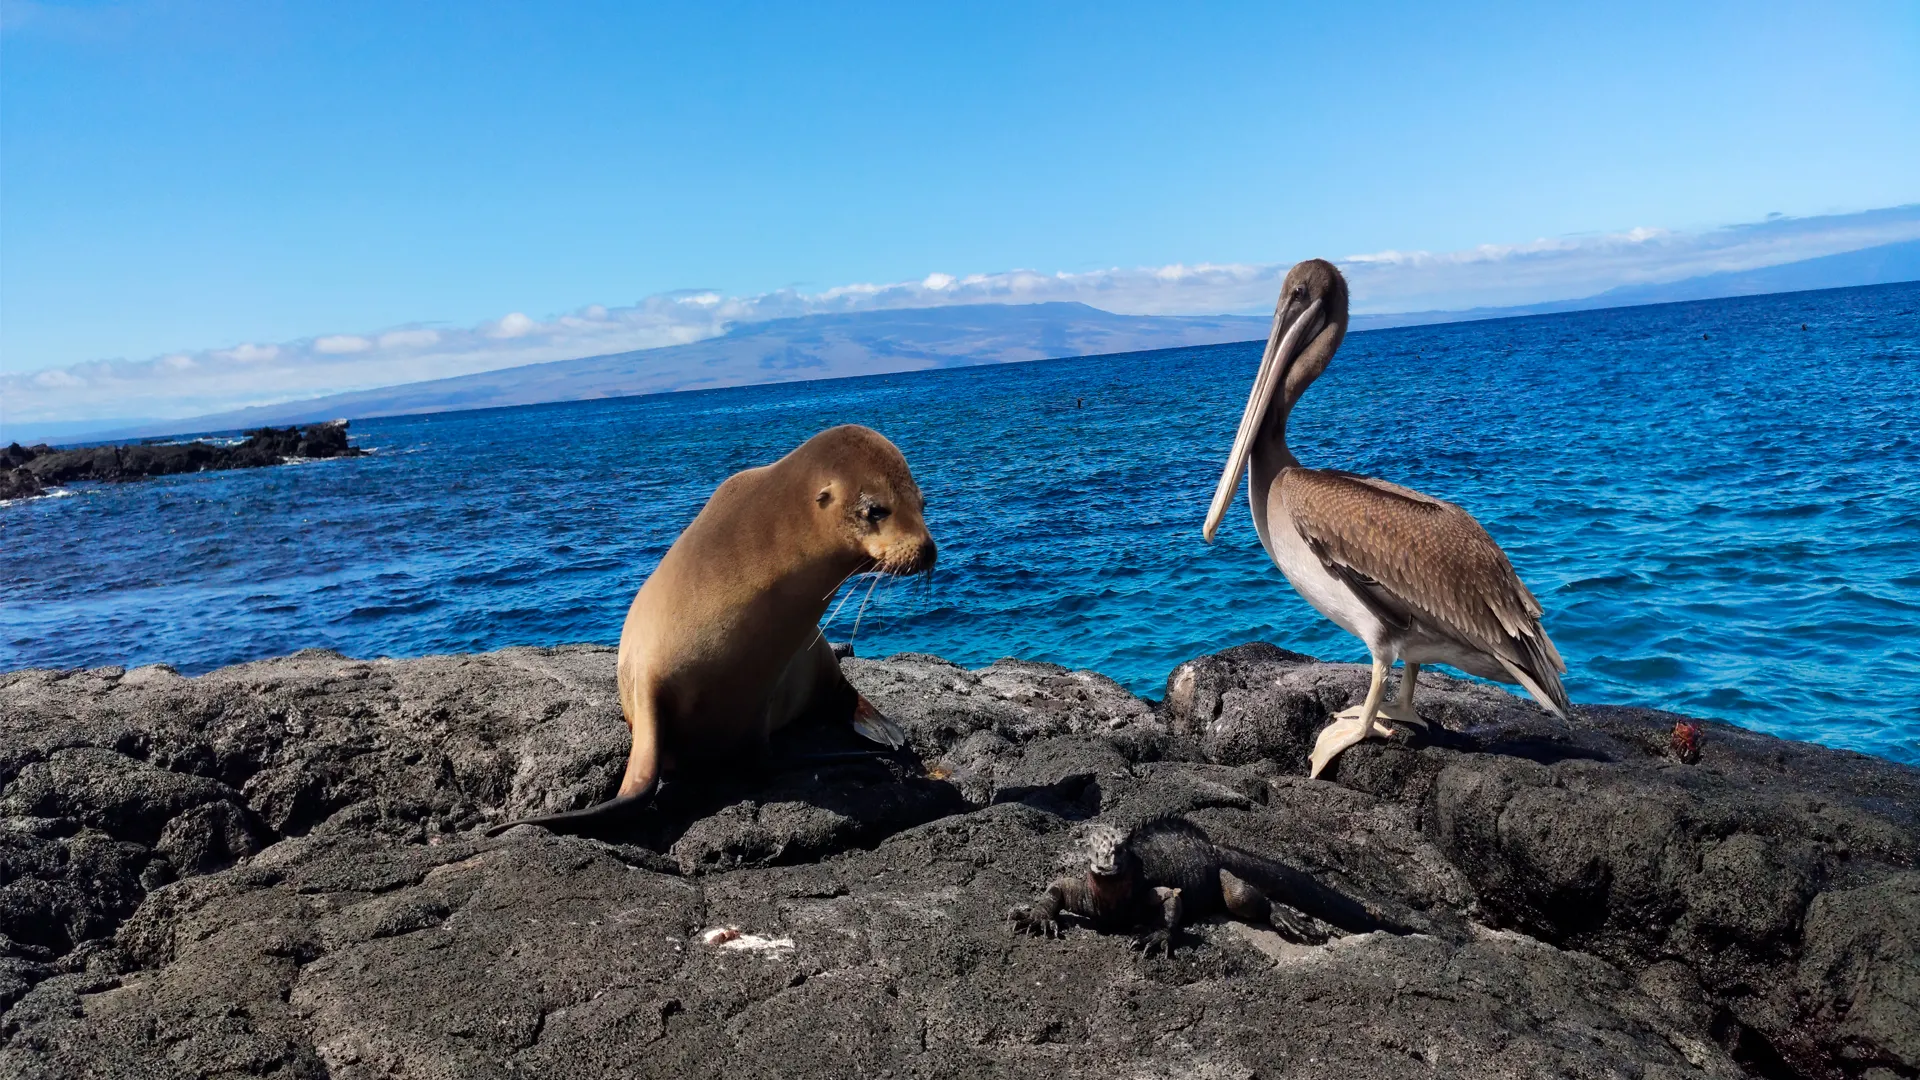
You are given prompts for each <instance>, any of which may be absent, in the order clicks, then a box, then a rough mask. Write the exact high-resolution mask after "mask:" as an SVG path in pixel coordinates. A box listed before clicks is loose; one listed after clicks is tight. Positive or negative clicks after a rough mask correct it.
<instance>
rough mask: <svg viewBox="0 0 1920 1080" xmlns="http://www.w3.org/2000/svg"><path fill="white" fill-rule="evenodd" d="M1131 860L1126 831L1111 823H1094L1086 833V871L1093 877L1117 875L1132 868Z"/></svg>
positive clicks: (1131, 855)
mask: <svg viewBox="0 0 1920 1080" xmlns="http://www.w3.org/2000/svg"><path fill="white" fill-rule="evenodd" d="M1132 860H1133V853H1132V852H1130V851H1128V850H1127V834H1126V833H1124V832H1122V831H1121V830H1119V829H1116V828H1114V827H1113V826H1111V825H1096V826H1094V828H1093V830H1092V831H1090V832H1088V833H1087V872H1088V873H1090V874H1092V875H1093V876H1094V877H1102V878H1110V877H1118V876H1119V875H1121V874H1124V873H1126V872H1128V871H1129V870H1130V869H1132Z"/></svg>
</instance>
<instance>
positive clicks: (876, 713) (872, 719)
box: [853, 693, 907, 750]
mask: <svg viewBox="0 0 1920 1080" xmlns="http://www.w3.org/2000/svg"><path fill="white" fill-rule="evenodd" d="M854 699H855V701H854V706H853V730H855V731H857V732H859V733H860V734H861V735H863V736H865V737H866V738H868V739H871V740H872V741H874V742H877V743H879V744H880V745H881V746H884V747H886V748H887V749H889V750H898V749H900V748H901V747H903V746H905V745H907V733H906V732H905V731H903V730H901V727H900V725H899V724H896V723H894V722H893V721H891V720H889V719H887V718H886V716H885V714H883V713H881V711H880V710H879V709H876V708H874V707H873V702H871V701H868V700H867V699H866V697H865V695H862V694H858V693H856V694H855V695H854Z"/></svg>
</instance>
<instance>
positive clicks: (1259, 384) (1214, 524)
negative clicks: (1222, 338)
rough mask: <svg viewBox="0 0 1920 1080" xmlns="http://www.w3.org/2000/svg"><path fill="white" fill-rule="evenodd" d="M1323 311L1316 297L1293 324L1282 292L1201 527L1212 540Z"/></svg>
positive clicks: (1207, 538) (1207, 537) (1209, 541)
mask: <svg viewBox="0 0 1920 1080" xmlns="http://www.w3.org/2000/svg"><path fill="white" fill-rule="evenodd" d="M1319 312H1320V301H1318V300H1315V301H1314V302H1313V303H1311V304H1309V305H1307V310H1305V311H1303V312H1301V313H1300V315H1299V317H1297V318H1295V319H1294V320H1293V324H1292V325H1290V326H1289V325H1287V324H1286V300H1285V296H1284V294H1282V299H1281V302H1280V308H1279V310H1277V311H1275V312H1274V313H1273V330H1272V332H1271V333H1269V334H1268V335H1267V351H1266V353H1265V354H1264V355H1262V356H1261V357H1260V370H1259V372H1258V373H1257V374H1255V375H1254V377H1253V393H1251V394H1249V395H1247V411H1246V412H1245V413H1244V414H1242V415H1241V417H1240V432H1239V434H1237V435H1235V436H1234V437H1233V452H1232V453H1230V454H1228V455H1227V467H1226V470H1225V471H1223V472H1222V473H1221V474H1220V485H1219V486H1218V487H1216V488H1214V489H1213V506H1212V507H1210V508H1209V509H1208V510H1207V524H1206V526H1205V527H1204V528H1203V529H1202V530H1201V535H1202V536H1204V537H1206V540H1207V543H1209V544H1211V543H1213V534H1214V533H1215V532H1217V531H1218V530H1219V528H1220V521H1221V519H1222V518H1225V517H1226V516H1227V507H1229V506H1232V505H1233V493H1234V492H1236V491H1238V490H1240V474H1241V473H1243V472H1245V471H1246V469H1247V455H1248V454H1250V453H1252V452H1253V437H1254V436H1255V435H1257V434H1259V432H1260V425H1261V423H1262V422H1264V421H1265V420H1266V418H1267V410H1268V409H1270V408H1272V407H1273V395H1274V391H1276V390H1278V389H1279V388H1280V385H1281V384H1282V383H1283V382H1285V381H1286V375H1287V368H1288V367H1290V366H1292V364H1293V358H1294V356H1295V354H1297V353H1298V352H1299V351H1300V347H1301V346H1302V345H1303V344H1305V343H1306V340H1307V334H1306V333H1305V331H1306V328H1307V327H1309V326H1311V325H1312V324H1313V323H1314V321H1315V319H1314V317H1315V316H1316V315H1318V314H1319Z"/></svg>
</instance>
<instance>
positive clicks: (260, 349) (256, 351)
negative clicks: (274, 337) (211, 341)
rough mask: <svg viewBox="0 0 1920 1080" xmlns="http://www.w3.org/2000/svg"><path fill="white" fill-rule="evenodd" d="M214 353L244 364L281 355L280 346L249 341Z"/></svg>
mask: <svg viewBox="0 0 1920 1080" xmlns="http://www.w3.org/2000/svg"><path fill="white" fill-rule="evenodd" d="M213 355H215V356H217V357H220V358H222V359H226V360H237V361H239V362H240V363H242V364H252V363H257V362H259V361H262V360H272V359H273V358H275V357H277V356H279V355H280V346H278V345H255V344H253V343H252V342H248V343H247V344H245V345H241V346H238V347H236V348H232V349H227V350H226V351H224V352H216V353H214V354H213Z"/></svg>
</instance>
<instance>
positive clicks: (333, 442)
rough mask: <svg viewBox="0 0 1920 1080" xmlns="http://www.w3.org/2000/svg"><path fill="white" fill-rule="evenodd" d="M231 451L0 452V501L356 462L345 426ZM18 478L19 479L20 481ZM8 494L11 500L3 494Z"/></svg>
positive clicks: (254, 438)
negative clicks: (66, 489) (76, 486)
mask: <svg viewBox="0 0 1920 1080" xmlns="http://www.w3.org/2000/svg"><path fill="white" fill-rule="evenodd" d="M246 436H247V438H246V439H245V441H243V442H240V443H238V444H235V445H233V446H220V445H216V444H214V443H208V442H198V441H196V442H187V443H132V444H125V445H111V446H83V447H80V448H78V449H75V450H55V449H53V448H52V447H49V446H44V445H42V446H35V447H31V448H29V447H22V446H21V445H20V444H18V443H15V444H13V445H12V446H9V447H7V448H6V449H5V450H0V498H25V497H28V496H32V495H40V494H45V492H44V490H43V489H44V488H46V487H49V486H57V485H60V484H72V483H78V482H81V481H87V480H103V481H125V480H138V479H141V478H143V477H148V476H170V475H173V474H175V473H190V472H207V471H209V470H213V469H252V468H260V467H263V466H267V465H280V464H283V463H285V462H287V461H289V460H292V459H294V458H333V457H361V456H364V455H365V454H366V451H365V450H361V449H359V448H357V447H355V446H352V445H350V444H349V443H348V441H347V422H346V421H345V420H335V421H332V422H330V423H325V424H309V425H307V426H306V427H304V428H300V427H289V428H270V427H267V428H260V429H258V430H255V431H249V432H246ZM22 474H25V475H24V477H22ZM8 492H14V494H8Z"/></svg>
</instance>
